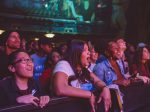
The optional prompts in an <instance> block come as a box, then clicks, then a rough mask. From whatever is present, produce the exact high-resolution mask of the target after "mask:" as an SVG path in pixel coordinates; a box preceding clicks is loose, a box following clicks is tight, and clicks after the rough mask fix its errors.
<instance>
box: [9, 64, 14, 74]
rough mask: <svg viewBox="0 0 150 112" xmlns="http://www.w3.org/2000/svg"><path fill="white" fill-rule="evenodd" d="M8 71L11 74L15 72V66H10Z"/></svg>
mask: <svg viewBox="0 0 150 112" xmlns="http://www.w3.org/2000/svg"><path fill="white" fill-rule="evenodd" d="M8 70H9V71H10V72H13V73H14V72H15V67H14V66H13V65H9V66H8Z"/></svg>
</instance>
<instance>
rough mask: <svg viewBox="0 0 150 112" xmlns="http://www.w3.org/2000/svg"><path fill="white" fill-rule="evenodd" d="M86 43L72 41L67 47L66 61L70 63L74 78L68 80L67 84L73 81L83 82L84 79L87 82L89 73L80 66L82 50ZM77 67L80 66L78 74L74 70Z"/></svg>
mask: <svg viewBox="0 0 150 112" xmlns="http://www.w3.org/2000/svg"><path fill="white" fill-rule="evenodd" d="M85 44H86V42H84V41H81V40H72V41H71V42H70V44H69V45H68V52H67V57H66V60H67V61H68V62H69V63H70V65H71V67H72V69H73V70H74V72H75V77H71V78H70V79H69V82H71V81H72V80H75V79H79V81H81V82H85V79H88V80H89V74H90V72H89V71H88V70H87V69H86V68H85V67H83V66H82V65H81V54H82V52H83V50H84V45H85ZM77 65H80V66H81V69H82V70H81V72H80V73H78V71H77V70H76V67H77Z"/></svg>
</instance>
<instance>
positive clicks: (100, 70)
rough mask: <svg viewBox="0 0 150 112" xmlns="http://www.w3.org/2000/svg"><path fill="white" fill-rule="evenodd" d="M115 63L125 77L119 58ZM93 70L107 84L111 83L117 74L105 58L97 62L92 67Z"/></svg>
mask: <svg viewBox="0 0 150 112" xmlns="http://www.w3.org/2000/svg"><path fill="white" fill-rule="evenodd" d="M117 64H118V66H119V68H120V71H121V74H122V75H123V77H124V78H125V74H124V70H123V67H122V65H121V63H120V61H119V60H117ZM93 72H94V73H95V74H96V75H97V76H98V78H99V79H101V80H103V81H104V82H105V83H106V84H107V85H110V84H113V81H115V80H117V75H116V73H115V71H114V69H113V67H112V66H111V64H110V62H109V61H108V59H105V60H103V61H102V62H101V63H98V64H97V65H96V66H95V67H94V69H93Z"/></svg>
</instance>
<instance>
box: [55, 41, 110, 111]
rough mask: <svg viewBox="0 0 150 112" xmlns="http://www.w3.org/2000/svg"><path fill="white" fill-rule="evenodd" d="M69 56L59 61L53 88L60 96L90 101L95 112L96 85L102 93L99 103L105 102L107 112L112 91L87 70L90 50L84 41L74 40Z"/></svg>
mask: <svg viewBox="0 0 150 112" xmlns="http://www.w3.org/2000/svg"><path fill="white" fill-rule="evenodd" d="M68 48H69V49H68V52H67V53H68V56H67V57H66V59H65V60H61V61H59V62H58V63H57V64H56V66H55V68H54V71H53V84H54V86H53V88H54V91H55V94H56V95H58V96H71V97H80V98H87V99H89V102H90V105H91V107H92V110H91V111H92V112H95V98H96V97H95V95H94V94H93V93H92V90H93V87H92V85H95V86H96V87H97V88H98V89H99V90H101V91H102V92H101V93H100V94H99V96H98V101H97V102H100V101H101V100H103V101H104V104H105V111H106V112H107V111H108V110H109V108H110V107H111V96H110V91H109V89H108V88H107V87H106V84H105V83H104V82H103V81H101V80H99V79H98V78H97V77H96V76H95V74H93V73H92V72H91V71H90V70H88V69H87V67H88V66H89V60H88V58H89V56H90V53H89V50H88V46H87V44H86V43H85V42H83V41H78V40H73V41H72V42H71V43H70V46H69V47H68Z"/></svg>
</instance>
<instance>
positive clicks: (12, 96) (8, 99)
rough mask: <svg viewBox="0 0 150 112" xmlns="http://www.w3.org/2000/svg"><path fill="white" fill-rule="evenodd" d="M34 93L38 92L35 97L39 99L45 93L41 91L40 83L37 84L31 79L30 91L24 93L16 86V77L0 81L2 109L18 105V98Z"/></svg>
mask: <svg viewBox="0 0 150 112" xmlns="http://www.w3.org/2000/svg"><path fill="white" fill-rule="evenodd" d="M33 91H36V92H35V94H34V96H36V97H39V96H41V95H42V94H43V93H42V91H41V89H40V86H39V85H38V83H36V82H35V81H34V80H33V79H29V81H28V89H27V90H26V92H25V93H24V92H22V91H21V90H19V88H18V86H17V85H16V82H15V78H14V77H8V78H6V79H4V80H1V81H0V108H2V107H5V106H10V105H15V104H17V102H16V98H17V97H19V96H22V95H28V94H32V92H33Z"/></svg>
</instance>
